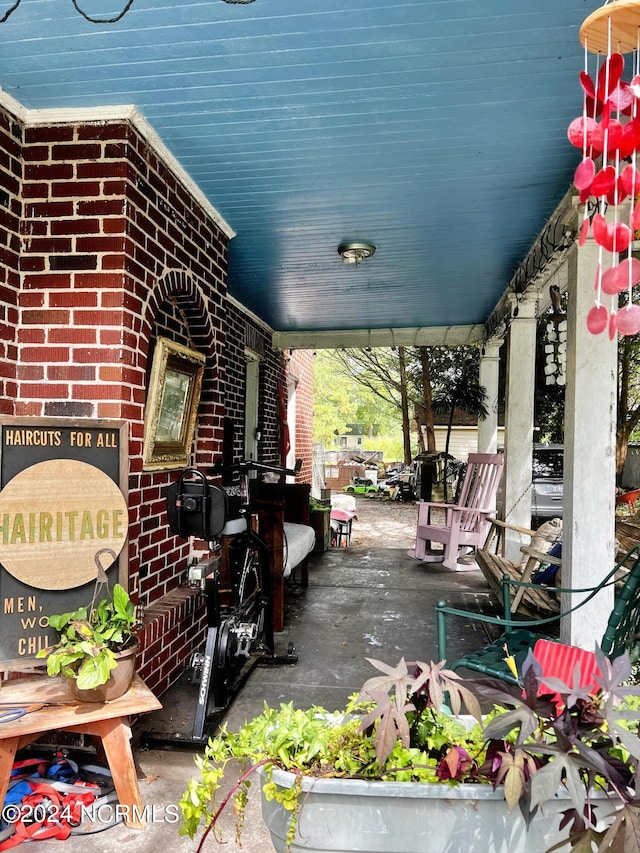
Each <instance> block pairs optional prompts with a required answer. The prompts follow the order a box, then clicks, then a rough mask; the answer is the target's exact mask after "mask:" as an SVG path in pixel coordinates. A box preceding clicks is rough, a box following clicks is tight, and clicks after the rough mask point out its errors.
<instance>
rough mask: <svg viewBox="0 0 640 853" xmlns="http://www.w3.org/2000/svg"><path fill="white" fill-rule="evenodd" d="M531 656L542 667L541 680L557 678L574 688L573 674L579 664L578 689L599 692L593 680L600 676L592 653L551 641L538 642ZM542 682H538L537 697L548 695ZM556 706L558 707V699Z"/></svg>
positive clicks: (597, 685) (557, 699) (547, 690)
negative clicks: (584, 688) (546, 676)
mask: <svg viewBox="0 0 640 853" xmlns="http://www.w3.org/2000/svg"><path fill="white" fill-rule="evenodd" d="M533 654H534V657H535V658H536V660H537V661H538V662H539V664H540V666H541V667H542V675H543V678H544V676H545V675H548V676H549V677H550V678H559V679H561V681H564V683H565V684H567V685H569V687H574V686H575V685H574V684H573V673H574V670H575V668H576V665H577V664H580V684H579V685H578V687H589V688H593V691H594V692H595V691H596V690H599V684H598V683H597V682H596V680H595V676H596V675H601V672H600V670H599V669H598V667H597V665H596V656H595V654H594V653H593V652H588V651H587V650H586V649H580V648H578V647H577V646H568V645H565V644H564V643H555V642H553V641H552V640H538V641H537V642H536V644H535V646H534V649H533ZM549 692H550V691H549V689H548V688H547V687H545V685H544V681H541V682H540V687H539V688H538V695H540V694H541V693H549ZM556 697H557V694H556ZM556 704H557V705H558V706H560V704H561V703H560V702H559V697H557V698H556Z"/></svg>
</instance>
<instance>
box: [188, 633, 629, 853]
mask: <svg viewBox="0 0 640 853" xmlns="http://www.w3.org/2000/svg"><path fill="white" fill-rule="evenodd" d="M596 660H597V665H598V668H599V669H600V671H601V673H603V675H602V676H601V677H599V679H598V681H599V684H600V689H599V690H598V691H597V692H595V693H593V694H592V695H590V694H589V692H588V690H587V689H586V688H575V689H572V688H570V687H569V686H567V685H565V684H563V683H562V682H561V681H559V680H558V679H552V678H549V677H545V679H544V681H545V684H546V685H547V686H548V688H549V689H550V690H553V691H558V694H559V704H556V701H555V700H554V698H553V697H552V696H550V695H540V696H538V685H539V683H540V680H541V675H542V672H541V667H540V665H539V663H538V662H537V660H536V659H535V658H534V657H533V655H532V654H530V655H529V657H528V658H527V660H526V661H525V664H524V667H523V672H522V684H523V686H524V690H523V688H522V687H518V688H514V689H512V688H510V687H506V686H503V685H502V684H501V683H500V682H497V681H492V680H474V681H467V682H465V681H464V680H463V679H462V678H461V677H460V676H459V675H457V674H456V673H455V672H453V671H451V670H447V669H446V668H445V665H444V662H441V663H437V664H434V663H431V664H426V663H424V662H420V661H418V662H416V663H414V664H407V663H406V662H405V661H404V659H403V660H401V661H400V662H399V663H398V664H397V665H396V666H395V667H393V666H389V665H388V664H386V663H384V662H382V661H377V660H372V659H370V663H371V664H372V665H373V666H374V667H375V669H377V670H378V673H379V674H378V675H375V676H373V677H372V678H370V679H368V680H367V682H366V683H365V684H364V685H363V687H362V689H361V691H360V693H359V694H358V695H357V696H354V697H352V699H351V701H350V702H349V703H348V705H347V707H346V708H345V710H344V711H343V712H340V713H329V712H328V711H326V710H325V709H324V708H320V707H312V708H309V709H307V710H299V709H294V708H293V705H292V704H288V705H284V704H283V705H281V706H280V708H279V709H273V708H270V707H269V706H267V705H265V708H264V711H263V713H262V714H260V715H259V716H257V717H255V718H254V719H253V720H250V721H248V722H247V723H246V724H245V725H244V726H242V727H241V728H240V729H239V730H238V731H237V732H230V731H228V729H227V728H226V727H223V728H222V730H221V731H220V733H219V734H218V735H217V736H216V737H215V738H213V739H211V740H210V741H209V744H208V746H207V747H206V749H205V751H204V754H203V755H202V756H197V757H196V759H195V760H196V764H197V766H198V769H199V778H196V779H192V780H191V781H190V782H189V786H188V788H187V790H186V791H185V793H184V794H183V797H182V799H181V801H180V807H181V809H182V814H183V818H184V823H183V825H182V827H181V830H180V831H181V833H182V834H184V835H188V836H190V837H194V836H195V834H196V832H197V831H198V828H199V827H200V825H201V824H203V823H204V825H205V826H206V827H207V829H206V830H205V832H204V834H203V837H202V840H201V842H200V846H199V848H198V849H199V850H200V849H201V848H202V845H203V843H204V840H205V839H206V837H207V835H208V833H209V832H211V831H214V830H215V825H216V821H217V819H218V817H219V815H220V813H221V811H222V809H223V808H224V807H225V805H226V804H227V802H228V801H229V800H230V799H231V798H234V799H235V806H236V811H237V814H238V821H239V823H238V832H239V829H240V828H241V826H242V820H243V810H244V806H245V804H246V796H247V791H248V784H249V782H248V780H249V777H250V775H251V774H252V773H253V772H254V771H255V770H256V769H259V768H262V770H261V772H262V773H263V777H264V784H263V790H264V792H265V796H266V797H267V798H268V799H275V800H277V801H278V802H279V803H281V804H282V806H283V807H284V808H285V809H287V810H288V811H289V812H290V813H291V823H290V826H289V835H288V843H289V844H290V843H291V842H292V841H293V838H294V835H295V828H296V822H297V815H298V810H299V808H301V807H303V803H304V797H302V796H301V780H302V776H303V775H304V776H312V777H351V778H359V779H370V780H375V779H383V780H388V781H400V782H403V781H406V782H431V783H440V784H447V785H457V784H464V783H465V782H476V783H477V782H484V783H486V784H491V785H493V786H494V787H495V786H498V785H500V786H501V787H502V788H503V790H504V796H505V799H506V801H507V803H508V805H509V806H510V808H511V809H514V808H516V806H519V807H520V810H521V812H522V813H523V815H524V817H525V819H526V820H527V821H529V820H530V819H531V818H532V817H533V814H534V813H535V811H536V810H537V809H538V808H540V807H543V806H544V803H545V802H546V801H547V800H549V799H551V798H553V797H554V796H555V794H556V792H557V790H558V788H560V787H564V788H565V789H566V791H567V792H568V794H569V797H570V799H571V801H572V808H570V809H568V810H567V811H565V812H564V817H563V819H562V824H561V826H562V827H565V828H566V829H567V834H568V839H567V843H569V844H571V846H572V847H573V848H574V849H584V850H591V846H590V845H591V841H593V842H594V843H596V842H597V843H598V844H604V841H605V840H606V842H607V843H609V842H610V845H611V846H610V847H609V846H607V847H606V849H620V850H622V849H624V850H625V851H626V853H632V851H638V850H639V849H640V847H639V846H638V841H637V837H638V836H637V834H636V835H635V836H633V831H634V829H633V828H634V827H637V826H638V825H640V801H639V800H637V799H636V795H635V780H636V771H637V767H638V763H639V761H640V740H639V739H638V736H637V729H638V720H639V719H640V713H639V712H638V710H637V708H638V705H639V704H640V703H639V701H638V698H637V697H639V696H640V688H639V687H634V686H630V685H629V684H628V683H625V682H628V680H629V677H630V673H631V663H630V661H629V657H628V655H624V656H622V657H620V658H618V659H616V661H614V662H613V663H611V662H610V661H609V660H608V659H607V658H606V657H605V656H604V655H603V654H602V652H600V650H597V652H596ZM574 675H576V674H574ZM574 680H576V683H579V682H578V681H577V679H574ZM479 697H481V698H482V699H483V700H484V704H485V707H486V705H487V702H489V703H490V704H491V710H490V712H489V713H484V714H482V713H481V709H480V704H479V701H478V698H479ZM445 698H446V699H447V702H448V704H449V706H450V708H451V710H449V708H447V707H446V706H445V705H444V701H445ZM463 710H466V711H467V712H468V713H469V714H470V715H471V716H470V717H468V718H460V716H459V715H460V714H461V712H462V711H463ZM473 718H475V719H476V720H477V721H478V722H476V723H473ZM238 765H239V766H240V775H239V778H238V781H237V782H236V783H235V785H233V787H232V788H231V792H230V793H229V794H228V795H227V796H226V797H225V798H223V799H222V801H221V802H218V799H217V798H218V794H219V790H220V787H221V785H222V783H223V781H224V779H225V776H226V775H227V772H231V770H232V768H233V769H237V767H238ZM273 767H279V768H282V769H284V770H287V771H289V772H291V773H293V774H294V775H295V776H296V784H295V785H294V786H293V787H292V788H288V789H285V788H282V787H280V786H278V785H276V784H275V783H274V782H273V780H272V778H271V771H272V769H273ZM594 787H595V788H602V789H605V790H606V791H607V792H608V794H609V797H610V800H609V801H608V802H607V805H606V806H605V808H606V814H605V817H607V816H608V817H609V821H610V826H609V828H608V829H607V830H606V831H603V832H601V831H599V830H596V817H595V811H596V808H595V806H594V804H593V803H592V802H591V801H590V797H589V792H590V791H591V790H592V789H593V788H594ZM598 808H600V806H599V807H598ZM612 810H613V811H612ZM632 837H635V838H636V841H635V842H634V843H633V844H631V846H629V845H630V842H629V839H630V838H632ZM623 839H624V840H623ZM599 849H605V847H604V846H602V847H600V848H599Z"/></svg>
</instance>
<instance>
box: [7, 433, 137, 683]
mask: <svg viewBox="0 0 640 853" xmlns="http://www.w3.org/2000/svg"><path fill="white" fill-rule="evenodd" d="M127 470H128V440H127V427H126V424H125V423H124V422H122V421H86V422H85V421H71V420H68V419H53V418H51V419H35V418H34V419H30V418H0V608H1V618H0V666H2V665H4V667H5V668H7V669H8V668H12V667H15V666H19V665H21V664H22V665H24V664H25V663H26V661H28V660H30V659H31V660H32V659H33V658H34V656H35V654H36V653H37V652H38V651H39V650H40V649H41V648H45V647H46V646H47V645H49V644H50V643H51V642H52V641H54V640H55V637H56V634H55V631H52V629H50V628H49V627H48V626H47V616H48V614H49V613H64V612H67V611H70V610H75V609H76V608H77V607H80V606H83V605H87V606H88V605H89V604H90V602H91V600H92V597H93V591H94V586H95V581H96V578H97V576H98V573H99V572H100V570H104V571H106V573H107V577H108V578H109V582H110V585H112V584H113V583H115V582H116V580H119V581H120V583H122V584H123V586H125V587H126V586H127V547H126V544H127V534H128V526H129V519H128V508H127V500H126V476H127Z"/></svg>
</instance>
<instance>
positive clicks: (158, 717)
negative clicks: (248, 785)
mask: <svg viewBox="0 0 640 853" xmlns="http://www.w3.org/2000/svg"><path fill="white" fill-rule="evenodd" d="M396 544H397V543H396ZM411 544H412V542H411V541H409V542H407V545H406V547H410V546H411ZM442 598H444V599H447V600H448V601H449V602H450V603H451V604H454V605H455V606H459V607H463V608H467V609H470V610H484V611H490V610H492V609H493V606H492V602H491V599H490V596H489V592H488V587H487V584H486V581H485V579H484V577H483V575H482V574H481V572H480V571H479V570H478V569H472V570H470V571H468V572H457V573H452V572H449V571H447V570H444V569H443V568H442V567H441V566H440V565H439V564H426V563H422V562H418V561H415V560H413V559H411V558H409V557H408V556H407V555H406V548H405V547H403V548H342V549H331V550H329V551H326V552H324V553H317V554H313V555H312V557H311V565H310V585H309V587H308V588H306V589H303V588H301V587H300V586H299V585H297V584H296V583H295V582H291V581H289V582H288V586H287V591H286V625H285V630H284V631H283V632H282V633H280V634H278V635H276V652H278V653H284V652H286V651H287V647H288V644H289V643H293V644H294V646H295V650H296V653H297V655H298V662H297V663H296V664H295V665H293V666H283V667H275V668H271V667H270V668H267V667H261V666H258V667H256V668H254V669H253V670H252V672H251V674H250V675H249V677H248V679H247V680H246V682H245V683H244V685H243V686H242V688H241V689H240V691H239V692H238V693H237V695H236V696H235V697H234V699H233V701H232V703H231V705H230V707H229V708H228V710H227V712H226V714H225V716H224V720H225V721H226V722H227V723H228V725H229V727H230V728H234V727H236V726H238V725H240V724H242V722H243V721H244V720H245V719H247V718H249V717H251V716H253V715H254V714H256V713H259V712H260V711H261V710H262V708H263V704H264V702H268V703H269V704H271V705H276V706H277V705H278V704H279V703H281V702H293V703H294V705H295V706H299V707H306V706H308V705H310V704H313V703H315V704H319V705H323V706H324V707H326V708H327V709H329V710H334V709H337V708H340V707H341V706H343V704H344V702H345V700H346V699H347V697H348V696H349V695H350V694H351V693H353V692H356V691H357V690H358V689H359V688H360V686H361V684H362V683H363V682H364V681H365V680H366V679H367V678H368V677H369V676H370V675H371V674H373V673H374V670H373V668H372V667H371V665H370V664H369V663H368V662H367V661H366V658H367V657H374V658H380V659H382V660H384V661H385V662H387V663H389V664H395V663H397V662H398V660H399V659H400V658H401V657H402V656H404V657H405V658H406V659H407V660H416V659H422V660H427V661H429V660H436V659H437V645H436V624H435V613H434V605H435V603H436V602H437V601H438V600H440V599H442ZM456 623H457V624H456ZM451 627H452V631H451V634H450V654H451V657H452V658H453V657H458V656H460V655H461V654H462V653H464V652H465V651H467V650H470V649H473V648H477V647H478V646H479V645H481V644H483V643H484V642H485V640H486V638H485V636H484V633H483V630H482V628H481V627H480V626H479V624H478V623H475V624H473V623H465V622H464V620H455V621H454V622H452V624H451ZM195 690H196V688H195V686H194V685H192V684H190V683H189V681H188V679H187V678H186V677H185V678H184V679H182V680H181V681H180V682H179V683H177V684H176V685H174V687H172V688H171V689H170V690H169V691H168V692H167V693H165V694H164V695H163V696H161V697H160V700H161V701H162V703H163V709H162V711H158V712H155V713H153V714H150V715H147V716H145V717H143V718H140V719H139V720H137V721H136V723H135V725H134V741H133V742H134V753H135V758H136V764H137V768H138V776H139V779H140V786H141V792H142V798H143V802H144V803H145V805H148V806H149V808H148V810H147V816H148V818H149V820H150V822H149V823H148V825H147V827H146V829H145V830H133V829H127V828H126V827H124V825H122V824H120V825H118V826H116V827H112V828H109V829H107V830H105V831H103V832H99V833H96V834H92V835H76V836H72V837H71V838H69V839H67V840H66V841H64V842H62V841H43V842H38V848H37V849H38V850H46V851H48V850H53V849H54V848H55V849H58V850H60V851H65V853H66V851H69V853H74V851H76V850H77V851H86V850H90V851H92V853H112V851H113V850H114V849H117V848H119V847H122V848H123V849H125V850H128V851H136V853H138V852H139V853H151V851H159V850H171V851H176V853H179V852H180V851H195V850H196V848H197V844H198V840H199V839H198V838H196V839H195V840H194V841H192V840H190V839H188V838H186V837H184V836H180V835H179V833H178V830H179V826H180V822H181V821H180V820H179V819H177V818H176V814H177V813H178V809H177V803H178V801H179V799H180V797H181V795H182V793H183V791H184V790H185V788H186V785H187V782H188V780H189V779H190V778H191V777H192V776H194V775H195V773H196V767H195V764H194V754H195V752H196V751H197V750H195V749H193V748H187V749H185V748H184V747H183V748H179V749H169V748H164V747H163V748H159V747H157V746H155V745H153V740H152V748H143V747H142V746H141V743H142V744H143V743H144V742H145V741H146V740H147V739H148V736H149V733H153V735H154V736H162V735H164V734H167V735H175V734H176V733H177V734H178V735H179V736H185V737H190V735H191V730H192V725H193V713H194V706H195ZM233 823H234V820H233V814H232V810H231V809H229V810H228V814H226V815H225V816H224V817H223V819H222V822H221V826H222V828H223V830H224V831H225V840H227V841H228V842H229V843H228V844H227V845H226V847H225V848H224V849H226V850H229V851H233V850H236V849H240V848H237V847H236V844H235V841H234V833H233ZM60 845H63V846H62V847H61V846H60ZM205 849H206V850H215V849H218V845H217V843H216V841H215V840H214V839H213V838H211V837H209V838H208V839H207V843H206V846H205ZM242 850H244V851H245V853H268V851H271V850H273V847H272V845H271V842H270V839H269V836H268V833H267V832H266V830H265V829H264V827H263V825H262V821H261V819H260V803H259V794H258V786H257V785H255V786H254V789H253V796H252V797H250V804H249V808H248V812H247V818H246V822H245V827H244V831H243V836H242Z"/></svg>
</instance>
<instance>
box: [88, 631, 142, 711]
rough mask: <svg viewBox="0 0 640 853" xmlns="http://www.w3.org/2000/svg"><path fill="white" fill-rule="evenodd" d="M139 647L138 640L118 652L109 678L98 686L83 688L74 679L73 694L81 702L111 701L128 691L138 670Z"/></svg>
mask: <svg viewBox="0 0 640 853" xmlns="http://www.w3.org/2000/svg"><path fill="white" fill-rule="evenodd" d="M139 648H140V643H138V642H136V643H135V644H134V645H133V646H131V647H130V648H128V649H125V650H124V651H122V652H116V661H117V665H116V668H115V669H113V670H112V671H111V675H110V677H109V680H108V681H107V682H105V683H104V684H100V685H98V687H93V688H91V689H89V690H81V689H80V688H79V687H78V684H77V682H76V681H75V679H74V680H72V682H71V691H72V693H73V695H74V696H75V697H76V698H77V699H79V700H80V701H81V702H109V701H110V700H111V699H117V698H118V696H122V695H123V693H126V692H127V690H128V689H129V685H130V684H131V681H132V680H133V676H134V674H135V671H136V667H135V664H136V654H137V653H138V649H139Z"/></svg>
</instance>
